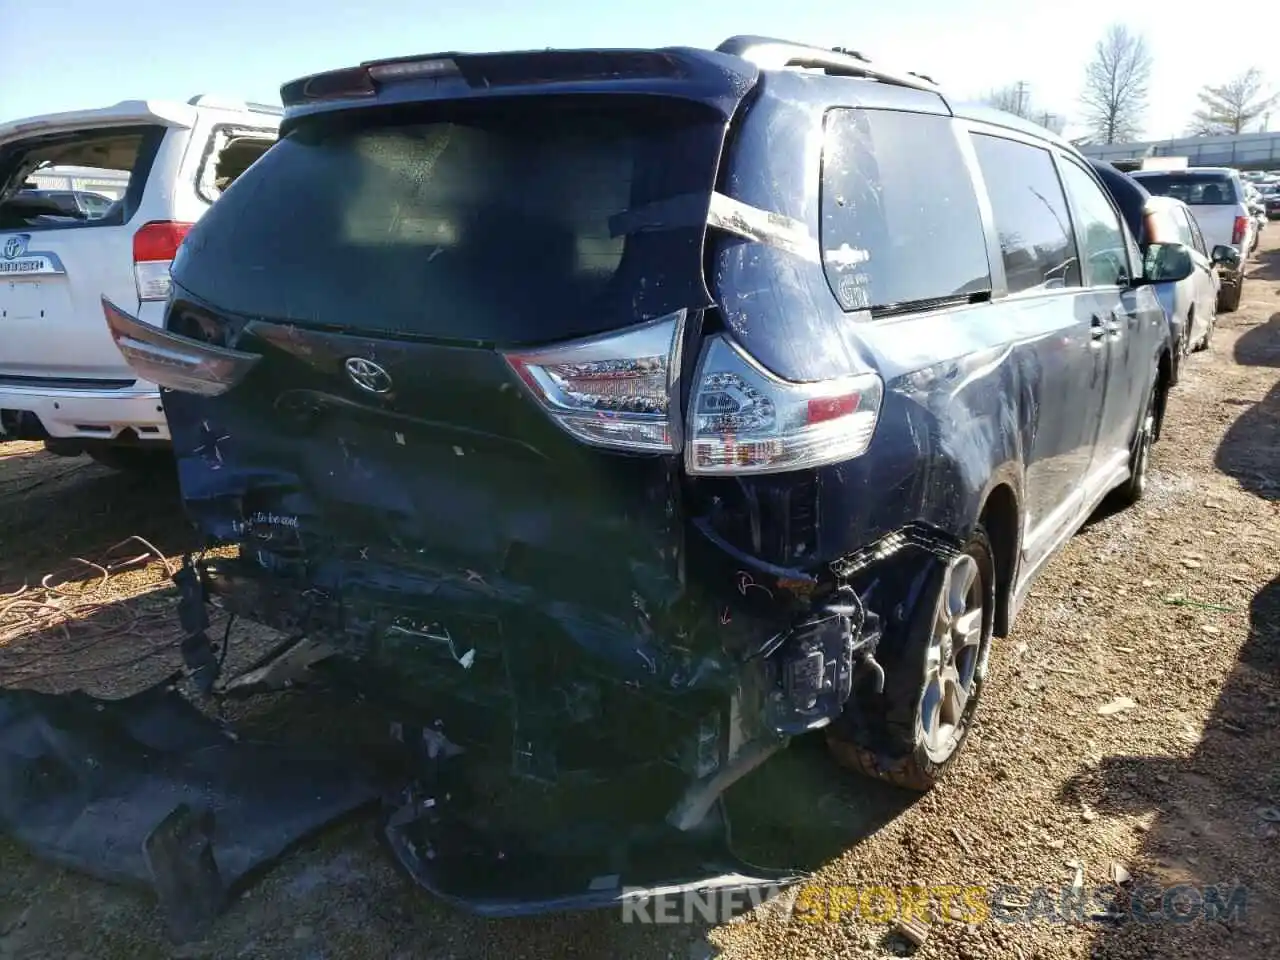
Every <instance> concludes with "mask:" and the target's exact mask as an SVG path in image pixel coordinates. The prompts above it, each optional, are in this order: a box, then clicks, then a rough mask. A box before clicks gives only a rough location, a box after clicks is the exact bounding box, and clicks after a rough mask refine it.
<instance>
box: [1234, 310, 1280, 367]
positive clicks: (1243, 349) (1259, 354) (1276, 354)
mask: <svg viewBox="0 0 1280 960" xmlns="http://www.w3.org/2000/svg"><path fill="white" fill-rule="evenodd" d="M1234 355H1235V361H1236V363H1238V364H1240V365H1241V366H1245V367H1280V313H1273V314H1272V315H1271V319H1270V320H1268V321H1267V322H1266V323H1260V324H1258V325H1257V326H1255V327H1252V328H1250V329H1249V330H1247V331H1246V332H1245V333H1243V334H1241V335H1240V338H1239V339H1238V340H1237V341H1236V346H1235V350H1234Z"/></svg>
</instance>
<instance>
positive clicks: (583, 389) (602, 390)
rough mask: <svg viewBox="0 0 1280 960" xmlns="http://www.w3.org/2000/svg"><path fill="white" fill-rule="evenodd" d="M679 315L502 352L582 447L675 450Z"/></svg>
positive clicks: (677, 441)
mask: <svg viewBox="0 0 1280 960" xmlns="http://www.w3.org/2000/svg"><path fill="white" fill-rule="evenodd" d="M684 321H685V313H684V311H680V312H679V313H676V314H672V315H671V316H668V317H663V318H661V319H659V320H654V321H652V322H650V323H647V324H644V325H643V326H639V327H632V328H630V329H628V330H623V331H621V332H619V333H616V334H607V335H605V336H600V337H592V338H590V339H588V340H578V341H575V342H573V343H568V344H563V345H560V346H555V347H548V348H545V349H540V350H528V351H520V352H514V353H508V354H506V355H505V356H506V360H507V362H508V363H509V364H510V365H511V367H512V369H513V370H515V372H516V373H517V374H518V375H519V377H520V379H521V380H522V381H523V382H524V384H525V386H526V387H528V388H529V391H530V392H531V393H532V394H533V396H534V398H535V399H536V400H537V401H538V403H539V404H540V405H541V406H542V407H543V409H545V410H546V411H547V413H548V414H550V415H551V418H552V419H553V420H554V421H555V422H556V423H557V424H559V425H560V426H561V427H562V428H564V429H565V430H566V431H568V432H569V433H570V434H572V435H573V436H574V437H576V438H577V439H579V440H581V441H583V442H584V443H590V444H593V445H595V446H599V447H610V448H613V449H616V450H633V451H637V452H644V451H648V452H654V453H672V452H675V451H677V450H679V449H680V411H679V403H678V402H676V403H673V402H672V397H679V395H680V394H679V389H678V383H677V378H678V377H679V373H680V345H681V341H682V339H683V337H684Z"/></svg>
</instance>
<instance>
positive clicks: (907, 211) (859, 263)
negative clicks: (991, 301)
mask: <svg viewBox="0 0 1280 960" xmlns="http://www.w3.org/2000/svg"><path fill="white" fill-rule="evenodd" d="M821 216H822V225H821V246H822V258H823V266H824V269H825V270H826V274H827V280H828V282H829V283H830V285H831V290H832V292H833V293H834V294H835V296H836V299H837V300H838V301H839V303H840V306H841V307H842V308H843V309H845V310H866V309H869V310H871V311H872V315H873V316H876V315H883V314H886V313H894V312H899V311H903V310H909V309H913V308H926V307H928V306H931V305H934V304H937V303H940V302H941V303H945V302H950V301H953V300H965V299H968V298H972V297H975V296H977V295H982V294H988V293H989V292H990V290H991V269H990V265H989V264H988V262H987V247H986V238H985V235H984V233H983V229H982V216H981V213H980V212H979V209H978V201H977V197H976V195H975V193H974V189H973V181H972V179H971V177H970V176H969V172H968V168H967V167H966V166H965V162H964V157H963V155H962V154H961V152H960V148H959V145H958V144H957V143H956V139H955V133H954V132H953V129H952V121H951V119H950V118H949V117H940V116H931V115H928V114H916V113H899V112H894V111H884V110H862V109H852V108H840V109H835V110H830V111H828V113H827V116H826V121H825V130H824V144H823V155H822V196H821Z"/></svg>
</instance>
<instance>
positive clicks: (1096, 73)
mask: <svg viewBox="0 0 1280 960" xmlns="http://www.w3.org/2000/svg"><path fill="white" fill-rule="evenodd" d="M1150 78H1151V52H1150V51H1149V50H1148V49H1147V41H1146V40H1145V39H1144V38H1143V37H1141V36H1139V35H1138V34H1136V33H1133V32H1131V31H1130V30H1129V28H1128V27H1126V26H1124V25H1123V24H1113V25H1112V26H1110V27H1108V28H1107V32H1106V34H1104V35H1103V37H1102V39H1101V40H1099V41H1098V43H1097V46H1095V47H1094V49H1093V59H1092V60H1090V61H1089V65H1088V66H1087V67H1086V68H1085V73H1084V91H1083V93H1081V95H1080V102H1081V103H1082V104H1084V107H1085V123H1086V125H1087V126H1088V127H1089V130H1090V132H1091V133H1092V134H1093V137H1094V139H1095V140H1097V141H1100V142H1102V143H1125V142H1127V141H1130V140H1133V139H1135V138H1136V137H1137V136H1138V134H1139V133H1141V132H1142V115H1143V113H1144V112H1146V109H1147V83H1148V81H1149V80H1150Z"/></svg>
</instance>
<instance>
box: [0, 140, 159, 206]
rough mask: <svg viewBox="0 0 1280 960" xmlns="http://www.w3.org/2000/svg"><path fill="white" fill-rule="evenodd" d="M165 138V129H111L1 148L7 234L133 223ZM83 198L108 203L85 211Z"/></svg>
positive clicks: (1, 202)
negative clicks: (91, 196)
mask: <svg viewBox="0 0 1280 960" xmlns="http://www.w3.org/2000/svg"><path fill="white" fill-rule="evenodd" d="M163 137H164V128H163V127H157V126H138V127H106V128H100V129H89V130H77V131H75V132H73V133H58V134H51V135H49V136H43V137H33V138H31V139H29V140H19V141H16V142H14V143H11V144H7V145H5V146H3V147H0V230H4V229H9V230H12V229H25V230H63V229H70V228H79V227H96V226H113V225H119V224H122V223H125V222H126V221H127V220H128V219H129V217H130V216H131V215H132V212H133V210H134V209H135V208H136V207H137V203H138V200H139V199H140V198H141V196H142V189H143V187H144V186H145V185H146V180H147V175H148V173H149V172H150V170H151V163H152V161H153V159H154V158H155V153H156V150H157V148H158V147H159V144H160V141H161V140H162V139H163ZM81 191H91V192H92V193H93V194H96V195H97V196H98V197H100V198H101V199H99V200H95V201H93V202H92V204H82V203H79V202H77V198H78V197H83V196H86V194H85V193H82V192H81Z"/></svg>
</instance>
